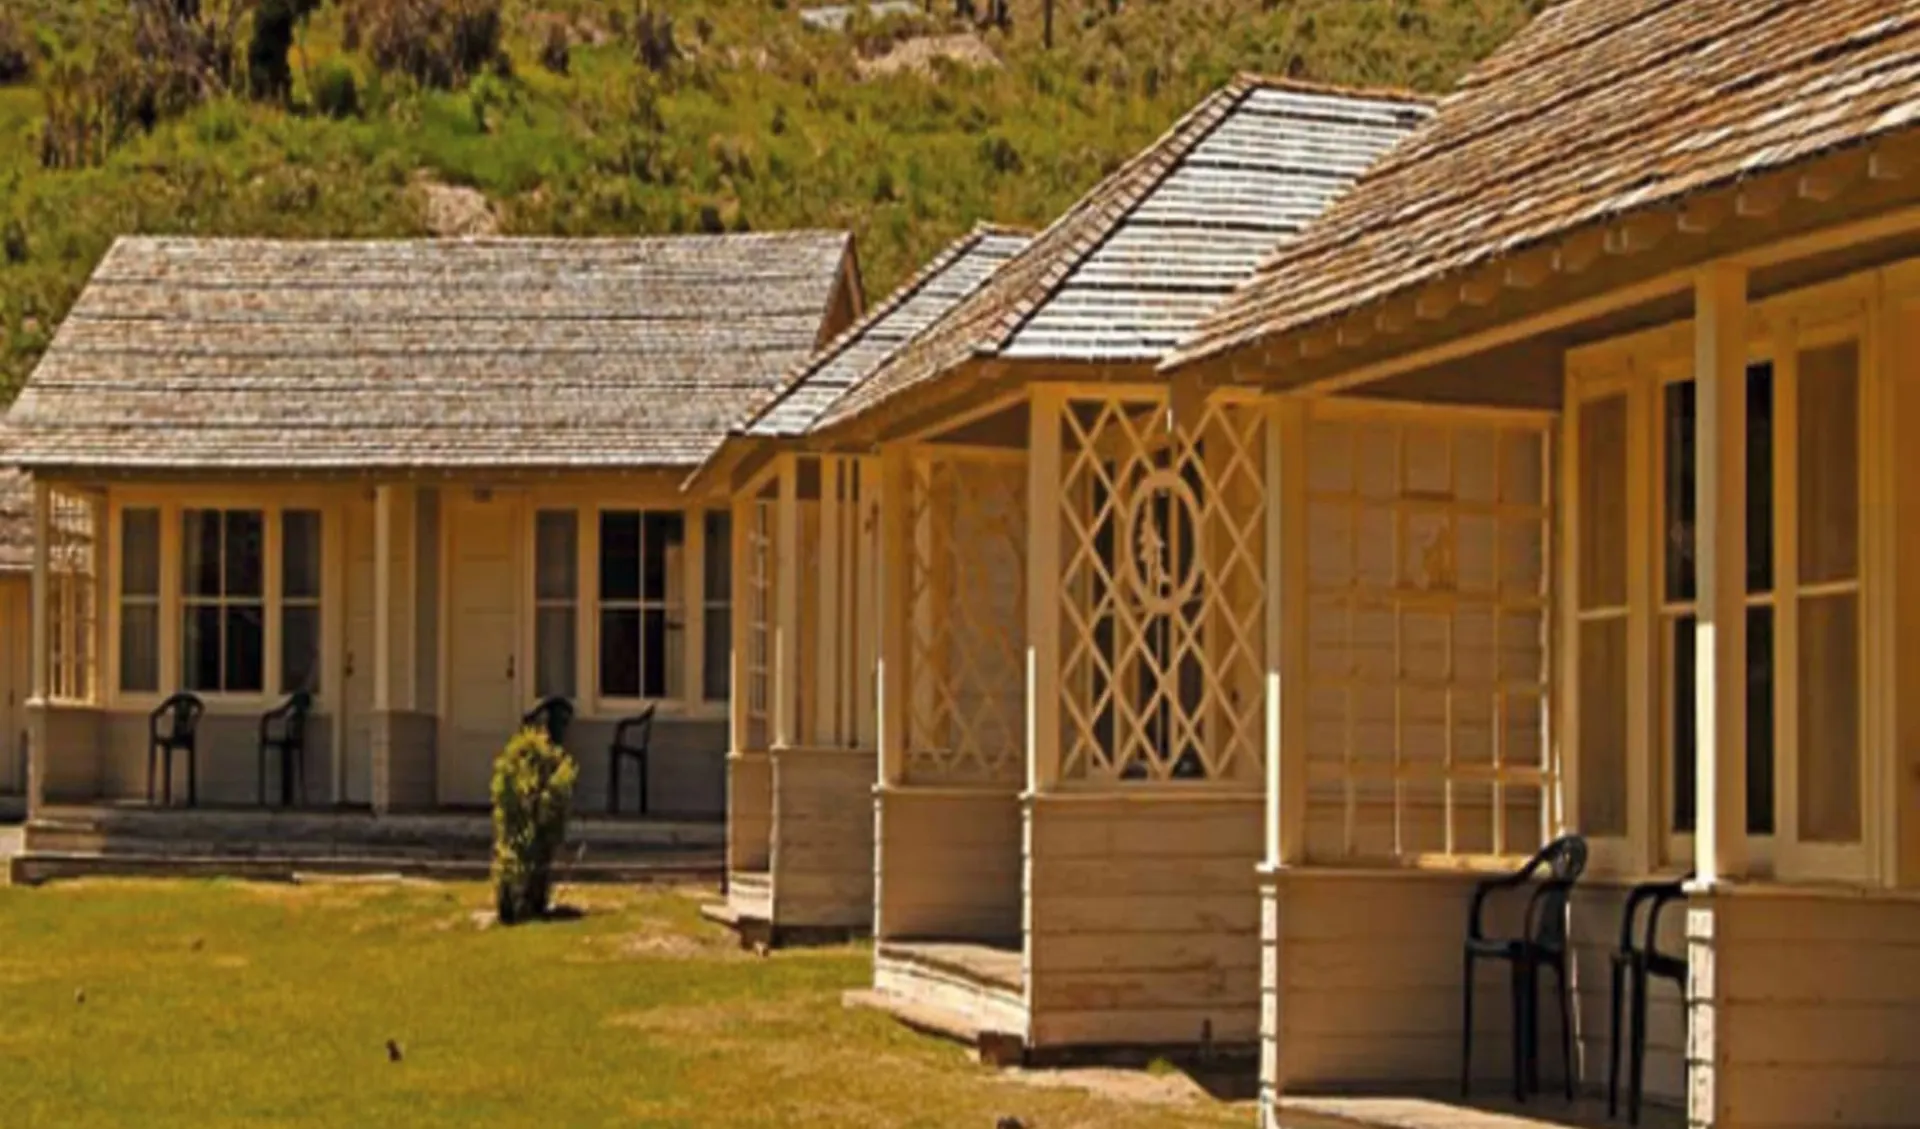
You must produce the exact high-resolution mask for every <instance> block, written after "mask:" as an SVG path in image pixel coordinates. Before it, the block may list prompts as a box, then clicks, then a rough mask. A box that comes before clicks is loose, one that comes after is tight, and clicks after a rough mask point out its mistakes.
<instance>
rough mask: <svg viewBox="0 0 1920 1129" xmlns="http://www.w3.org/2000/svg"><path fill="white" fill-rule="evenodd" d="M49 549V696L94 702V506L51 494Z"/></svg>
mask: <svg viewBox="0 0 1920 1129" xmlns="http://www.w3.org/2000/svg"><path fill="white" fill-rule="evenodd" d="M48 504H49V505H50V506H51V508H52V512H51V513H50V514H49V515H48V518H49V521H48V545H47V584H48V594H47V598H48V606H47V633H48V638H47V643H48V648H49V649H48V654H47V659H48V663H47V675H48V678H49V685H48V687H47V690H48V693H49V694H50V695H51V696H52V697H53V698H54V699H55V700H56V701H62V702H91V701H92V700H93V688H94V675H95V666H94V651H95V638H96V636H95V631H96V629H97V626H98V625H97V619H96V616H95V608H94V605H95V602H96V601H95V592H94V577H95V575H96V574H95V571H94V544H95V542H94V533H93V527H94V503H93V502H92V501H91V500H90V499H87V498H84V497H79V496H76V495H72V494H66V493H62V492H60V491H58V490H54V491H50V492H49V494H48Z"/></svg>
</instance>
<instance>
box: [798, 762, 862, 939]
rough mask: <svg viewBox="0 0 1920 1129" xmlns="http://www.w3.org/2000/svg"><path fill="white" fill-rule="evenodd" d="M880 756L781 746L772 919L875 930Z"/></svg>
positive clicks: (823, 926)
mask: <svg viewBox="0 0 1920 1129" xmlns="http://www.w3.org/2000/svg"><path fill="white" fill-rule="evenodd" d="M878 772H879V766H878V764H877V763H876V757H875V754H874V753H872V752H869V751H863V750H846V749H824V750H823V749H780V750H778V751H776V752H775V753H774V754H773V835H772V841H773V859H772V863H773V865H772V870H773V922H774V925H775V926H776V927H782V928H785V927H797V928H835V929H855V930H858V931H860V932H863V933H864V932H866V931H868V930H870V929H871V928H872V927H873V782H874V780H875V778H876V774H877V773H878Z"/></svg>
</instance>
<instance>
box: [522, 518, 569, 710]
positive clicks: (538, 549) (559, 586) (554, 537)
mask: <svg viewBox="0 0 1920 1129" xmlns="http://www.w3.org/2000/svg"><path fill="white" fill-rule="evenodd" d="M533 571H534V593H535V595H536V596H537V597H538V598H540V599H542V600H571V599H573V598H574V597H575V594H576V593H577V592H578V591H579V576H580V518H579V515H577V514H575V513H574V512H573V511H572V510H542V511H540V515H539V517H538V518H536V519H535V529H534V568H533ZM559 692H560V691H554V693H559Z"/></svg>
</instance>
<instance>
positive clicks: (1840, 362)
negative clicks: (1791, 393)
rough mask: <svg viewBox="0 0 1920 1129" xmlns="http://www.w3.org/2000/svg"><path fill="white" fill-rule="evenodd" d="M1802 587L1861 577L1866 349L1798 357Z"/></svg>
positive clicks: (1830, 350) (1844, 348)
mask: <svg viewBox="0 0 1920 1129" xmlns="http://www.w3.org/2000/svg"><path fill="white" fill-rule="evenodd" d="M1799 401H1800V419H1799V448H1800V482H1799V498H1800V582H1801V583H1803V584H1821V583H1827V582H1831V581H1835V580H1852V579H1854V578H1855V577H1857V576H1859V575H1860V559H1859V553H1860V447H1859V443H1860V350H1859V346H1858V344H1856V343H1854V342H1851V341H1849V342H1847V343H1845V344H1842V345H1835V346H1832V347H1830V348H1826V349H1814V350H1812V351H1810V352H1806V353H1802V354H1801V356H1800V394H1799Z"/></svg>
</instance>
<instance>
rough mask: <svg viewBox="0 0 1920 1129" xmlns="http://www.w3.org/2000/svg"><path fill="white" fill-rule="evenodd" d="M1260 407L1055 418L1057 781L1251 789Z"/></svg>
mask: <svg viewBox="0 0 1920 1129" xmlns="http://www.w3.org/2000/svg"><path fill="white" fill-rule="evenodd" d="M1267 427H1268V419H1267V413H1266V411H1265V409H1263V408H1262V407H1260V406H1259V405H1257V404H1254V403H1251V402H1244V401H1214V402H1211V403H1210V404H1209V405H1208V406H1207V408H1206V409H1205V410H1204V413H1203V414H1202V415H1201V416H1200V417H1199V418H1198V419H1197V420H1195V421H1194V422H1192V423H1191V424H1188V425H1185V426H1183V427H1180V428H1179V429H1177V430H1176V429H1174V428H1172V427H1171V425H1170V418H1169V413H1168V410H1167V406H1166V403H1165V400H1164V399H1163V398H1152V399H1125V398H1121V397H1117V396H1115V397H1102V398H1091V397H1076V398H1073V399H1070V400H1068V401H1067V403H1066V405H1065V409H1064V411H1063V412H1062V414H1061V451H1060V477H1061V481H1060V491H1059V499H1060V523H1061V528H1060V537H1061V542H1060V564H1061V578H1060V581H1061V584H1060V591H1061V601H1060V603H1061V616H1062V618H1061V626H1060V666H1061V670H1060V690H1061V711H1060V717H1061V739H1060V756H1061V760H1060V771H1061V777H1062V779H1064V780H1081V781H1093V782H1103V781H1104V782H1113V783H1118V782H1134V781H1139V782H1161V781H1170V780H1183V781H1185V780H1196V781H1197V780H1207V781H1216V782H1220V781H1232V782H1238V783H1241V784H1244V785H1246V786H1249V787H1254V786H1258V784H1259V782H1260V781H1261V780H1262V778H1263V773H1262V768H1261V766H1262V764H1263V763H1264V755H1263V753H1264V749H1265V711H1266V702H1265V695H1264V675H1265V650H1264V643H1265V626H1266V600H1267V585H1266V572H1265V567H1264V561H1265V529H1266V521H1267V517H1266V508H1267V507H1266V491H1267V485H1266V483H1267V475H1266V467H1265V464H1266V445H1267Z"/></svg>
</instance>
